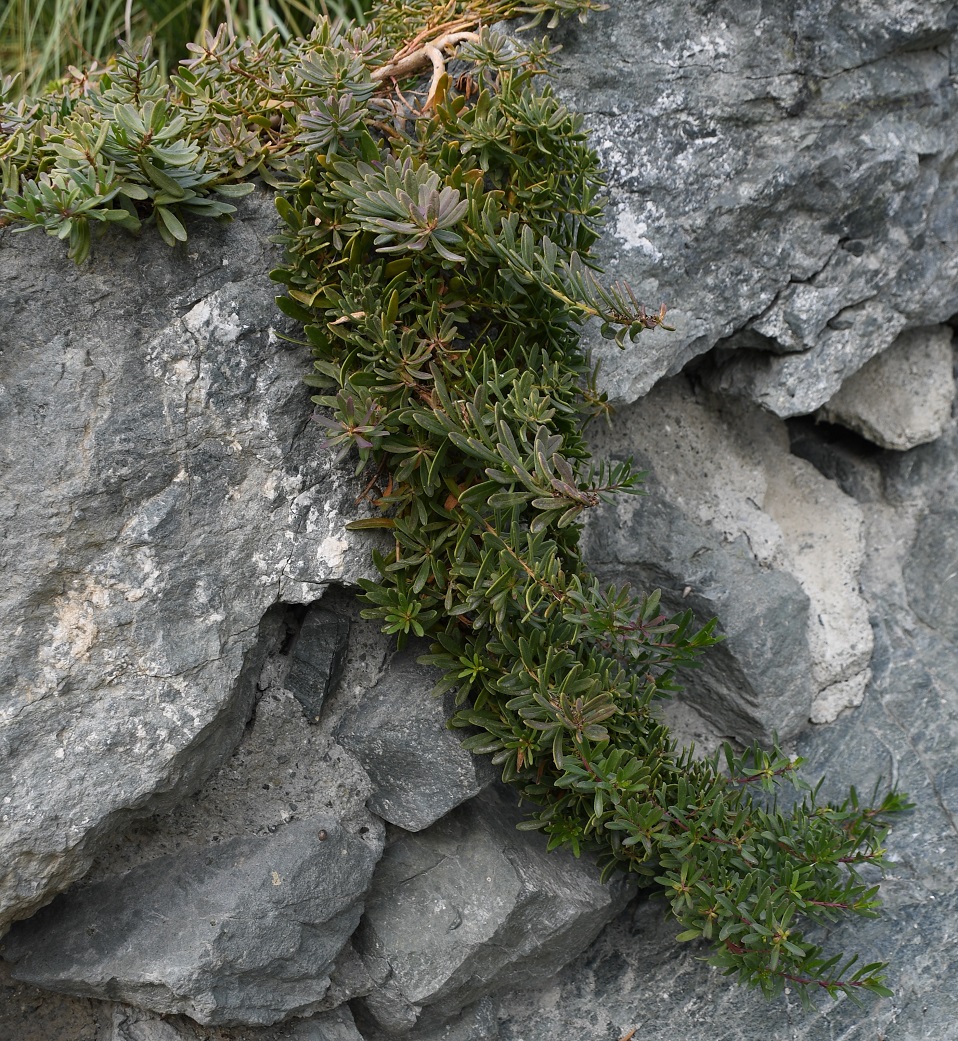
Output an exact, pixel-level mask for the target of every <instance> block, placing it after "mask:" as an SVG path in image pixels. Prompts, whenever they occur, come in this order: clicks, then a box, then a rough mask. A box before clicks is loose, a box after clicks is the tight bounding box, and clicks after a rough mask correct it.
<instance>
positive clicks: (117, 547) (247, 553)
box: [0, 198, 368, 930]
mask: <svg viewBox="0 0 958 1041" xmlns="http://www.w3.org/2000/svg"><path fill="white" fill-rule="evenodd" d="M271 212H272V207H271V203H270V201H269V200H268V199H267V198H259V199H257V200H254V201H251V202H249V204H248V205H247V206H246V207H244V210H243V219H242V221H240V222H237V223H236V224H234V225H233V226H232V227H230V228H229V229H220V228H218V227H212V228H210V227H198V228H196V229H195V231H194V233H193V235H192V237H191V239H190V246H189V252H188V253H184V251H175V250H170V249H169V248H168V247H166V246H165V245H163V243H161V242H160V241H159V239H158V238H154V237H150V236H144V238H143V239H142V240H136V241H134V240H132V239H129V238H121V237H117V238H116V239H115V240H113V239H111V240H110V244H109V248H107V247H106V246H104V247H102V248H100V249H98V250H97V251H96V254H95V257H94V259H93V261H92V262H91V263H90V264H89V265H88V266H84V267H83V268H81V269H79V270H75V269H74V267H73V265H72V263H71V262H70V261H68V260H67V259H66V256H65V255H64V254H63V252H62V250H60V249H59V248H58V244H57V243H55V242H53V241H51V240H49V239H45V238H41V237H39V236H38V237H32V236H24V235H15V236H11V235H10V234H8V233H5V234H3V237H2V249H0V309H2V311H3V313H4V314H5V315H7V316H8V317H9V318H11V319H12V321H11V320H8V321H6V322H4V324H3V327H2V329H0V386H2V388H3V390H2V396H0V468H2V474H3V486H4V488H6V489H8V490H9V492H10V494H7V495H5V496H4V497H3V501H2V504H0V517H2V525H0V529H2V531H3V542H2V544H0V563H2V564H3V567H4V572H5V574H9V575H10V579H9V581H5V582H4V584H3V590H2V592H0V618H2V619H3V627H4V631H5V632H6V633H7V642H6V645H5V649H4V650H5V653H4V658H3V665H2V666H0V669H2V683H3V689H4V691H5V696H4V698H3V703H2V705H0V790H2V791H3V793H4V803H3V806H2V828H0V863H3V864H4V867H5V870H4V872H3V874H2V878H0V930H2V929H3V927H4V925H5V924H6V923H8V922H9V921H10V920H11V919H12V918H15V917H22V916H24V915H27V914H29V913H30V912H31V911H32V910H34V909H35V908H36V907H38V906H40V905H41V904H43V903H44V902H45V901H47V900H48V899H50V897H51V896H52V895H53V894H54V893H55V892H57V891H58V890H60V889H63V888H64V887H65V886H66V885H68V884H69V883H70V882H72V881H73V880H74V879H76V878H78V877H79V876H80V875H82V874H83V872H84V871H86V869H87V867H88V866H89V863H90V860H91V857H92V855H93V851H94V849H95V846H96V844H97V843H98V842H100V841H102V840H103V839H104V838H105V837H107V836H109V835H110V834H111V833H112V832H113V831H115V830H116V829H117V827H119V826H120V825H122V824H123V823H124V821H125V820H126V819H128V817H129V815H130V814H133V813H139V814H143V813H146V812H153V811H156V810H160V809H163V808H164V807H165V806H170V805H172V804H174V803H175V802H176V801H177V800H178V799H179V798H181V797H182V796H183V795H184V794H186V793H187V792H189V791H190V790H192V789H194V788H196V786H197V785H198V784H199V783H200V782H201V781H202V779H203V778H204V777H206V776H207V775H208V774H209V773H210V772H211V771H212V769H213V768H214V767H215V766H216V765H218V763H219V762H220V761H221V759H222V758H223V756H224V755H225V753H226V752H227V751H228V750H229V749H230V748H231V747H232V746H233V745H234V744H235V742H236V740H237V739H238V737H239V734H240V732H241V728H242V726H243V724H244V722H245V720H246V717H247V716H248V714H249V711H250V708H251V704H252V700H251V699H252V690H251V689H250V688H249V686H248V685H243V684H238V682H237V678H238V677H239V676H240V673H241V671H242V668H243V662H244V657H245V656H246V655H247V654H248V653H249V652H250V650H251V649H252V648H253V646H254V645H255V643H256V639H257V626H258V623H259V621H260V619H261V617H262V616H263V615H264V612H265V611H266V609H267V608H268V607H269V606H270V605H271V604H273V603H275V602H277V601H278V600H281V599H285V600H287V601H289V602H297V601H300V602H303V601H306V602H308V601H311V600H315V599H317V597H318V596H319V595H320V594H321V592H322V590H323V589H324V587H325V585H326V584H327V583H328V582H329V581H331V580H335V579H341V578H343V577H344V576H346V575H354V574H360V573H365V572H364V570H363V569H365V568H367V567H368V540H355V541H354V537H353V536H351V535H349V534H346V533H344V531H343V523H344V521H343V517H344V516H352V515H354V513H355V507H354V506H353V503H352V500H353V498H354V495H353V493H352V492H351V491H349V490H348V488H347V483H346V480H345V479H344V478H343V477H341V476H340V475H339V474H338V472H336V471H332V470H330V468H329V462H328V457H327V455H326V454H325V453H323V451H322V450H321V448H320V442H321V440H322V437H321V435H320V433H319V431H318V430H317V431H316V433H314V432H313V429H312V427H311V425H310V424H309V423H308V422H307V420H308V417H309V414H310V411H311V408H312V406H311V405H310V403H309V401H308V394H307V392H306V390H305V388H304V387H303V386H302V383H301V376H302V373H303V371H304V369H305V367H306V364H307V361H306V359H305V358H304V356H303V352H302V351H301V350H300V349H298V348H291V347H287V346H286V345H285V344H284V343H283V341H281V340H279V339H277V337H276V336H275V335H274V333H273V332H272V331H271V324H270V323H271V322H273V321H274V320H275V318H276V315H277V313H276V311H275V308H274V305H273V304H272V296H273V292H272V289H271V288H270V283H269V281H268V279H267V276H266V272H267V270H268V268H269V266H270V259H269V258H270V253H271V250H272V247H270V246H269V245H268V244H267V242H266V238H267V236H268V234H270V232H271V231H272V227H273V218H272V216H271ZM147 272H148V276H147V275H146V274H145V273H147ZM254 671H256V670H255V669H254Z"/></svg>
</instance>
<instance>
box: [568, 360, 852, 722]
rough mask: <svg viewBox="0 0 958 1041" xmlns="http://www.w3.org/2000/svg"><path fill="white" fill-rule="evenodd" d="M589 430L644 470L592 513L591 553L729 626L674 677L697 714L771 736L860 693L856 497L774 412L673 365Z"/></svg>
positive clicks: (594, 561)
mask: <svg viewBox="0 0 958 1041" xmlns="http://www.w3.org/2000/svg"><path fill="white" fill-rule="evenodd" d="M594 441H595V450H596V452H597V453H599V454H603V455H612V456H625V455H638V456H639V457H640V459H641V465H642V466H646V465H648V466H651V468H652V470H653V471H654V475H655V477H654V480H653V481H651V482H650V484H649V486H648V493H649V494H648V496H643V497H629V498H625V497H623V498H622V499H620V500H619V501H618V502H617V503H615V504H614V505H611V506H608V507H605V508H603V509H602V510H601V511H599V512H598V513H597V515H596V516H595V517H593V518H590V520H589V526H588V529H587V535H586V542H585V545H586V548H587V558H588V560H589V562H590V566H591V567H592V568H593V569H594V570H596V572H597V573H598V574H599V575H600V576H601V577H602V578H603V579H605V580H610V581H615V582H618V583H622V582H623V581H629V582H631V583H632V584H633V585H634V586H635V587H636V588H639V589H648V588H655V587H660V588H662V589H663V590H664V592H665V599H664V603H665V605H666V607H667V609H668V610H669V611H670V612H674V611H679V610H685V609H687V608H692V609H693V610H694V611H695V613H696V615H697V616H698V618H699V620H700V621H701V622H705V621H706V620H707V619H708V618H710V617H713V616H717V617H718V618H719V619H720V620H721V625H722V627H723V630H724V632H725V634H726V636H727V640H726V641H725V643H724V644H722V645H721V646H719V647H718V648H716V649H714V650H713V651H712V652H711V653H710V654H709V655H707V656H706V658H705V659H704V661H703V668H702V669H701V670H696V671H695V672H694V673H689V674H688V676H687V682H688V685H689V687H690V690H691V697H690V701H691V702H692V703H694V704H695V706H696V707H697V709H698V710H699V711H700V712H701V713H702V714H704V715H706V716H707V717H708V718H709V719H711V720H712V721H713V722H715V723H716V724H717V725H718V726H719V727H720V728H721V732H722V733H724V734H727V735H738V736H739V737H744V736H745V735H746V734H748V735H751V736H754V737H759V738H761V739H763V740H768V739H769V738H770V736H771V734H772V732H773V731H775V730H777V731H778V732H779V733H780V734H783V735H788V734H793V733H797V731H798V730H799V729H801V728H802V727H803V726H805V724H806V723H807V721H808V720H809V719H812V720H813V721H815V722H825V721H828V720H830V719H834V718H835V716H837V715H838V713H839V712H840V711H842V710H843V709H845V708H847V707H849V706H852V705H856V704H859V703H860V702H861V697H862V694H863V692H864V689H865V684H866V682H867V680H868V660H869V656H870V654H871V647H872V634H871V626H870V625H869V621H868V610H867V606H866V604H865V601H864V599H863V598H862V596H861V594H860V592H859V572H860V570H861V567H862V563H863V559H864V538H863V519H862V512H861V508H860V506H859V505H858V504H857V503H856V502H855V501H854V500H853V499H851V498H850V497H849V496H848V495H846V494H845V493H844V492H842V491H841V489H840V488H839V487H838V486H837V485H836V484H835V483H834V482H833V481H830V480H827V479H826V478H825V477H823V476H822V474H820V473H819V472H818V471H817V470H815V468H814V467H813V466H812V465H810V464H809V463H807V462H805V461H803V460H801V459H798V458H796V457H795V456H794V455H792V454H791V453H790V451H789V437H788V433H787V431H786V429H785V425H784V424H783V423H782V422H781V421H780V420H778V419H776V418H775V417H773V416H769V415H768V414H767V413H765V412H763V411H762V410H761V409H758V408H756V407H755V406H746V405H744V404H743V403H742V404H737V403H735V402H727V401H722V400H717V399H715V398H713V397H712V396H711V395H709V394H706V393H703V392H701V391H700V390H696V388H695V387H694V386H693V385H692V384H691V383H689V381H688V380H686V379H684V378H683V377H677V378H675V379H673V380H667V381H663V382H662V383H661V384H659V385H658V386H657V387H656V388H655V389H654V390H653V391H651V392H650V393H649V394H648V395H647V396H646V398H644V399H643V400H642V401H641V402H639V403H637V404H636V405H634V406H631V407H629V408H627V409H623V410H621V411H620V412H619V413H618V414H617V415H616V417H615V420H614V422H613V427H612V430H611V431H596V433H595V435H594Z"/></svg>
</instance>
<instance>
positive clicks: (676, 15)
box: [555, 0, 958, 416]
mask: <svg viewBox="0 0 958 1041" xmlns="http://www.w3.org/2000/svg"><path fill="white" fill-rule="evenodd" d="M954 30H955V25H954V4H953V3H952V2H951V0H914V2H911V0H909V2H903V0H873V2H869V3H867V4H866V3H856V4H854V5H852V6H851V7H850V6H849V5H848V4H847V3H845V2H844V0H796V2H792V3H787V4H786V3H770V2H768V0H720V2H717V3H700V2H692V0H682V2H676V0H623V2H621V3H617V4H615V5H612V6H611V8H610V10H609V11H607V12H604V13H600V14H597V15H595V16H593V17H591V18H590V21H589V23H588V24H587V25H586V26H585V27H580V26H578V25H571V24H569V25H567V26H566V27H564V28H563V29H560V31H559V33H558V34H557V36H556V37H555V39H558V40H559V41H560V42H561V43H562V44H563V50H562V52H561V53H560V55H559V56H558V60H559V62H560V65H561V71H560V73H559V88H560V92H561V94H562V96H563V97H564V98H565V99H566V100H567V101H568V102H569V104H570V105H571V106H572V107H573V108H575V109H577V110H578V111H580V112H582V113H583V114H584V116H585V120H586V124H587V126H589V127H590V128H591V130H592V138H593V141H594V142H595V144H596V146H597V147H598V150H599V154H600V156H601V158H602V161H603V164H604V165H605V167H606V169H607V170H608V171H609V179H610V191H609V194H610V198H611V210H610V221H609V230H608V233H607V235H606V236H605V240H604V244H603V247H602V248H603V252H604V257H605V260H606V262H607V263H608V264H609V266H610V271H611V272H612V273H614V275H615V276H616V277H619V278H623V279H625V280H627V281H629V282H630V283H631V284H632V285H633V286H634V287H635V288H636V291H637V294H638V296H639V298H640V299H641V300H644V301H646V302H647V303H648V304H649V305H652V306H654V307H656V308H657V307H658V306H659V304H661V303H665V304H667V305H668V306H669V307H670V308H671V318H672V324H673V325H675V326H676V332H674V333H656V334H655V335H651V336H643V337H642V338H641V342H640V344H638V345H636V346H635V347H633V348H632V349H630V350H629V351H627V352H626V354H625V355H624V356H620V355H619V354H618V353H617V351H616V349H615V348H614V347H612V346H610V345H600V347H599V353H600V355H601V357H602V358H603V360H604V363H605V377H604V379H605V384H606V386H608V387H609V389H610V391H611V392H612V394H613V395H614V396H615V397H616V398H618V399H619V400H625V401H633V400H635V399H636V398H638V397H641V396H642V395H643V394H645V393H646V392H647V391H648V390H649V389H650V388H651V386H652V385H653V384H654V383H655V382H656V381H657V380H658V379H660V378H661V377H662V376H664V375H671V374H674V373H676V372H678V371H679V370H680V369H681V368H683V367H684V366H685V365H686V363H687V362H689V361H690V360H691V359H692V358H694V357H696V356H698V355H701V354H703V353H704V352H706V351H709V350H711V349H712V348H713V347H714V346H715V345H716V344H719V345H720V347H721V348H722V350H721V351H720V352H719V355H718V356H717V359H716V366H715V367H716V369H717V371H716V372H715V373H714V375H713V379H714V385H715V386H716V387H718V388H719V389H720V390H722V391H723V392H727V393H732V394H740V395H745V396H748V397H750V398H752V399H754V400H756V401H758V402H760V403H761V404H762V405H763V406H765V407H766V408H768V409H769V410H771V411H773V412H775V413H777V414H778V415H780V416H792V415H798V414H803V413H808V412H811V411H813V410H814V409H816V408H818V407H819V406H820V405H822V404H824V403H825V402H826V401H827V400H828V399H829V398H831V397H832V395H833V394H835V393H836V392H837V391H838V389H839V387H840V386H841V384H842V382H843V381H844V380H845V379H846V378H847V377H848V376H850V375H851V374H852V373H853V372H855V371H857V370H858V369H859V368H861V366H862V365H863V364H864V363H865V362H866V361H867V360H868V359H869V358H871V357H873V356H874V355H876V354H878V353H880V352H881V351H883V350H884V349H885V348H886V347H888V346H889V345H890V344H891V343H892V342H893V341H894V340H895V338H896V337H897V336H898V334H899V333H900V332H902V331H903V330H906V329H911V328H918V327H926V326H929V325H933V324H936V323H939V322H945V321H947V320H948V319H949V318H950V317H951V316H952V315H954V314H955V313H958V252H956V250H955V241H956V236H958V232H956V230H955V229H956V228H958V220H956V211H958V188H956V185H955V180H954V177H953V176H952V173H951V166H952V162H953V158H954V156H955V154H956V151H958V99H956V89H955V81H954V78H953V53H954V46H955V45H954ZM595 342H596V343H600V341H598V338H597V337H596V338H595Z"/></svg>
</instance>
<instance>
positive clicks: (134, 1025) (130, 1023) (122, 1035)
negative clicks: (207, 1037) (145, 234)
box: [110, 1005, 184, 1041]
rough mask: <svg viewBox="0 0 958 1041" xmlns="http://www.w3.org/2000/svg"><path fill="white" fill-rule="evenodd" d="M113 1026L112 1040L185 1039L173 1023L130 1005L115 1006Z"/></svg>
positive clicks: (160, 1040)
mask: <svg viewBox="0 0 958 1041" xmlns="http://www.w3.org/2000/svg"><path fill="white" fill-rule="evenodd" d="M112 1026H113V1035H112V1037H111V1038H110V1041H184V1035H183V1034H182V1033H180V1031H179V1030H177V1029H176V1027H174V1026H173V1025H172V1023H167V1022H165V1021H164V1020H162V1019H157V1018H155V1017H154V1016H151V1015H150V1014H149V1013H143V1012H140V1010H139V1009H134V1008H130V1007H129V1006H128V1005H115V1006H114V1008H113V1023H112Z"/></svg>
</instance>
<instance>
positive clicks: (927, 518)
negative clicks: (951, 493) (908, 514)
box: [904, 506, 958, 643]
mask: <svg viewBox="0 0 958 1041" xmlns="http://www.w3.org/2000/svg"><path fill="white" fill-rule="evenodd" d="M904 578H905V587H906V589H907V591H908V603H909V605H910V606H911V609H912V610H913V611H914V612H915V614H916V615H917V616H918V617H919V618H920V619H921V620H922V621H923V622H924V623H925V624H926V625H927V626H929V627H930V628H932V629H935V630H936V631H937V632H940V633H941V634H942V636H944V637H945V638H946V639H947V640H948V641H949V642H951V643H958V509H955V508H954V507H948V506H943V507H933V508H932V509H930V510H928V512H926V513H924V514H923V516H922V517H921V520H920V521H919V522H918V528H917V531H916V532H915V541H914V544H913V545H912V547H911V550H910V552H909V554H908V557H907V559H906V560H905V565H904Z"/></svg>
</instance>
